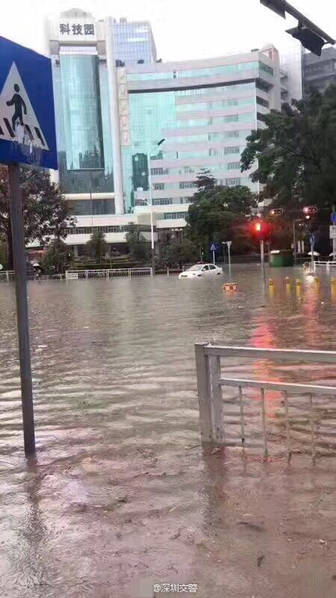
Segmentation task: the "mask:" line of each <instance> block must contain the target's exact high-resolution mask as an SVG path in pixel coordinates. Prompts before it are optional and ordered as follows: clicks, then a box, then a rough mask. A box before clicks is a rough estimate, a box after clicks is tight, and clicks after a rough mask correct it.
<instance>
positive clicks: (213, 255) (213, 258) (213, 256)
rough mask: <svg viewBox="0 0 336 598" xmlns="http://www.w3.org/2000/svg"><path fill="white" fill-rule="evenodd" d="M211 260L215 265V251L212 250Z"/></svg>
mask: <svg viewBox="0 0 336 598" xmlns="http://www.w3.org/2000/svg"><path fill="white" fill-rule="evenodd" d="M212 262H213V264H214V265H215V264H216V254H215V251H213V252H212Z"/></svg>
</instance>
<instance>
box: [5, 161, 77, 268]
mask: <svg viewBox="0 0 336 598" xmlns="http://www.w3.org/2000/svg"><path fill="white" fill-rule="evenodd" d="M20 175H21V189H22V205H23V216H24V227H25V241H26V244H27V243H29V242H31V241H33V240H38V241H39V243H40V244H41V245H42V246H44V245H45V244H48V243H49V241H50V239H51V238H53V237H55V238H57V239H65V237H66V235H67V230H66V229H67V227H69V226H73V225H74V219H73V218H72V217H71V212H70V209H69V205H68V204H67V202H66V201H65V200H64V198H63V196H62V195H61V194H60V192H59V189H58V187H57V186H56V185H55V184H54V183H51V181H50V175H49V172H46V171H41V170H30V169H25V168H22V169H21V172H20ZM9 206H10V202H9V189H8V173H7V168H6V167H5V166H2V167H0V236H3V237H4V239H5V240H6V243H7V247H8V264H7V266H8V268H9V269H10V270H11V269H12V268H13V254H12V228H11V222H10V215H9Z"/></svg>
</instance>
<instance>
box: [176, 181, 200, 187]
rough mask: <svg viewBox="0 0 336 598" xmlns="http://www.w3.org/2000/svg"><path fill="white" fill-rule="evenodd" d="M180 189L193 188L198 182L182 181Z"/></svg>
mask: <svg viewBox="0 0 336 598" xmlns="http://www.w3.org/2000/svg"><path fill="white" fill-rule="evenodd" d="M179 187H180V189H192V188H193V187H196V183H194V182H193V181H182V182H181V183H180V185H179Z"/></svg>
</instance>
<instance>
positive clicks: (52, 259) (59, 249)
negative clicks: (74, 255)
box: [41, 239, 71, 274]
mask: <svg viewBox="0 0 336 598" xmlns="http://www.w3.org/2000/svg"><path fill="white" fill-rule="evenodd" d="M70 259H71V254H70V252H69V247H67V245H66V244H65V243H64V241H62V239H53V240H52V241H51V243H50V245H49V247H48V250H47V253H46V255H45V257H44V258H43V260H42V264H41V265H42V269H43V271H46V272H50V273H55V274H61V273H63V272H64V271H65V269H66V266H67V264H68V263H69V261H70Z"/></svg>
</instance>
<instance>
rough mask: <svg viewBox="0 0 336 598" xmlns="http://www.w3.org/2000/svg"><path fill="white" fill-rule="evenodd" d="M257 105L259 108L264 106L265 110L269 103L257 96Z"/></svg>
mask: <svg viewBox="0 0 336 598" xmlns="http://www.w3.org/2000/svg"><path fill="white" fill-rule="evenodd" d="M257 104H260V106H265V108H269V102H268V101H267V100H264V98H260V97H259V96H257Z"/></svg>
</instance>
